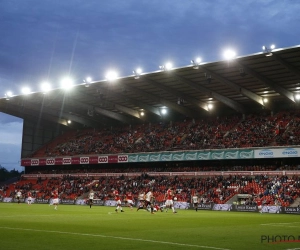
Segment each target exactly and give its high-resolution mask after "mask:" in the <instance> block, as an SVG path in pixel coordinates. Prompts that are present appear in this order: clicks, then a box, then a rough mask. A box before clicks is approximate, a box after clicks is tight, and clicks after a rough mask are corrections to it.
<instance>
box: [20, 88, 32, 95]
mask: <svg viewBox="0 0 300 250" xmlns="http://www.w3.org/2000/svg"><path fill="white" fill-rule="evenodd" d="M21 91H22V94H24V95H28V94H30V88H28V87H24V88H22V90H21Z"/></svg>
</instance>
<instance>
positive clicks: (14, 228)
mask: <svg viewBox="0 0 300 250" xmlns="http://www.w3.org/2000/svg"><path fill="white" fill-rule="evenodd" d="M0 229H8V230H20V231H32V232H42V233H57V234H70V235H79V236H90V237H101V238H111V239H119V240H132V241H142V242H150V243H157V244H166V245H176V246H183V247H196V248H206V249H216V250H230V249H227V248H219V247H210V246H200V245H191V244H184V243H176V242H168V241H159V240H145V239H139V238H127V237H119V236H109V235H103V234H87V233H73V232H64V231H53V230H41V229H31V228H18V227H0Z"/></svg>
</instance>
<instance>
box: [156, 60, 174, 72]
mask: <svg viewBox="0 0 300 250" xmlns="http://www.w3.org/2000/svg"><path fill="white" fill-rule="evenodd" d="M172 67H173V65H172V63H170V62H167V63H166V64H165V65H162V66H159V68H160V69H161V70H164V71H167V70H171V69H172Z"/></svg>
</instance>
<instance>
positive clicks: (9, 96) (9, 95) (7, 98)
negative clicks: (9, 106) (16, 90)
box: [5, 91, 13, 100]
mask: <svg viewBox="0 0 300 250" xmlns="http://www.w3.org/2000/svg"><path fill="white" fill-rule="evenodd" d="M12 95H13V94H12V92H11V91H7V92H6V93H5V99H6V100H9V99H10V98H11V97H12Z"/></svg>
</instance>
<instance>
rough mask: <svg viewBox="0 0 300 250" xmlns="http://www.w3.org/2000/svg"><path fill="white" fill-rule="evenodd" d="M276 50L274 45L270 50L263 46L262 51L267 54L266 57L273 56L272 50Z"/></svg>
mask: <svg viewBox="0 0 300 250" xmlns="http://www.w3.org/2000/svg"><path fill="white" fill-rule="evenodd" d="M273 49H275V45H274V44H272V45H271V46H270V48H268V47H267V46H262V50H263V52H264V53H265V54H266V56H272V55H273V54H272V50H273Z"/></svg>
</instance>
